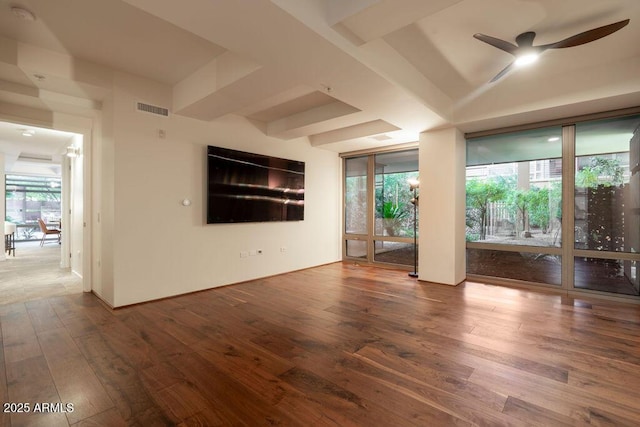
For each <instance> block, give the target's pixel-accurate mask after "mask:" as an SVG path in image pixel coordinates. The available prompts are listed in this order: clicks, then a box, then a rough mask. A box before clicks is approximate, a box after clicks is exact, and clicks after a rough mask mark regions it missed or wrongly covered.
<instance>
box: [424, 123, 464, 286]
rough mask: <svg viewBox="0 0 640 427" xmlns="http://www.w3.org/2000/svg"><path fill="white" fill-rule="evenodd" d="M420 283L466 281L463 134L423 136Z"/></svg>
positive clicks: (439, 132)
mask: <svg viewBox="0 0 640 427" xmlns="http://www.w3.org/2000/svg"><path fill="white" fill-rule="evenodd" d="M419 157H420V190H419V191H420V198H419V200H420V204H419V210H420V213H419V216H420V230H419V242H420V243H419V249H418V253H419V255H418V274H419V277H418V278H419V280H423V281H428V282H435V283H440V284H446V285H457V284H459V283H460V282H462V281H463V280H464V279H465V278H466V253H465V204H466V202H465V198H466V195H465V166H466V149H465V139H464V135H463V134H462V132H460V131H459V130H458V129H455V128H449V129H442V130H436V131H430V132H424V133H422V134H421V135H420V155H419Z"/></svg>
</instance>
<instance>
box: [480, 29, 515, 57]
mask: <svg viewBox="0 0 640 427" xmlns="http://www.w3.org/2000/svg"><path fill="white" fill-rule="evenodd" d="M473 37H475V38H476V39H478V40H480V41H483V42H485V43H487V44H490V45H491V46H493V47H497V48H498V49H500V50H504V51H505V52H508V53H510V54H512V55H515V52H516V51H517V50H518V46H516V45H514V44H511V43H509V42H507V41H504V40H500V39H497V38H495V37H491V36H487V35H484V34H480V33H477V34H474V35H473Z"/></svg>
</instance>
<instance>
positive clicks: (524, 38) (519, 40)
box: [516, 31, 536, 47]
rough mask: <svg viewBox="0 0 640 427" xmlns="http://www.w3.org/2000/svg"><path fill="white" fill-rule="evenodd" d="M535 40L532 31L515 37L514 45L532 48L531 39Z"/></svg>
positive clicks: (534, 34)
mask: <svg viewBox="0 0 640 427" xmlns="http://www.w3.org/2000/svg"><path fill="white" fill-rule="evenodd" d="M535 38H536V33H534V32H533V31H527V32H526V33H522V34H520V35H519V36H518V37H516V44H517V45H518V47H531V46H533V39H535Z"/></svg>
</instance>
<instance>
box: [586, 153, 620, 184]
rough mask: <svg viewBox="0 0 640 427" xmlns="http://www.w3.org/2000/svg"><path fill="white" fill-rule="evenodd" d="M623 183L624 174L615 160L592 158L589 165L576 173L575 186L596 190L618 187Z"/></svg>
mask: <svg viewBox="0 0 640 427" xmlns="http://www.w3.org/2000/svg"><path fill="white" fill-rule="evenodd" d="M623 183H624V173H623V170H622V167H621V166H620V161H619V160H617V159H606V158H604V157H592V158H591V161H590V164H589V165H587V166H585V167H583V168H582V169H580V170H579V171H578V172H577V173H576V186H578V187H583V188H596V187H598V185H604V186H605V187H612V186H619V185H622V184H623Z"/></svg>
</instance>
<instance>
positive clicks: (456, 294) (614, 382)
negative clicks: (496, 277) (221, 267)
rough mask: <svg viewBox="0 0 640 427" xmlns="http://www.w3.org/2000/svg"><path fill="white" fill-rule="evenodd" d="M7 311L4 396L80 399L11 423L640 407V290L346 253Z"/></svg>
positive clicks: (562, 414)
mask: <svg viewBox="0 0 640 427" xmlns="http://www.w3.org/2000/svg"><path fill="white" fill-rule="evenodd" d="M0 324H1V330H0V331H1V334H2V335H1V340H2V348H3V350H4V351H3V352H0V400H1V401H2V402H13V403H21V402H27V403H30V405H31V409H32V410H33V408H34V407H35V406H34V405H35V404H36V403H44V402H49V403H62V404H72V405H73V412H66V413H62V412H52V413H34V412H31V413H28V414H25V413H22V414H18V413H14V414H7V413H3V414H2V417H3V418H2V419H1V420H2V422H1V423H0V425H3V426H9V425H12V426H18V425H43V426H57V425H61V426H66V425H78V426H81V425H82V426H84V425H86V426H119V425H136V426H155V425H180V426H216V425H248V426H254V425H301V426H308V425H314V426H324V425H327V426H350V425H354V426H355V425H363V426H404V425H419V426H449V425H485V426H502V425H504V426H507V425H509V426H511V425H513V426H519V425H523V426H524V425H540V426H563V425H567V426H568V425H572V426H575V425H598V426H607V425H608V426H637V425H638V424H639V423H640V345H639V344H640V327H639V326H640V307H639V306H634V305H624V304H618V303H613V302H607V301H599V300H585V299H580V300H574V299H569V298H566V297H561V296H558V295H552V294H544V293H536V292H532V291H524V290H517V289H509V288H503V287H496V286H489V285H483V284H480V283H466V284H463V285H460V286H458V287H448V286H442V285H433V284H428V283H420V282H416V281H415V280H414V279H411V278H409V277H408V276H407V273H406V272H405V271H395V270H385V269H376V268H373V267H365V266H356V265H350V264H341V263H337V264H331V265H327V266H322V267H318V268H313V269H309V270H304V271H299V272H293V273H289V274H285V275H280V276H275V277H271V278H267V279H262V280H255V281H251V282H247V283H242V284H238V285H234V286H228V287H225V288H218V289H214V290H210V291H206V292H200V293H196V294H191V295H185V296H180V297H176V298H172V299H166V300H162V301H156V302H151V303H147V304H141V305H137V306H133V307H128V308H123V309H119V310H115V311H113V310H109V309H107V308H105V306H104V305H103V304H102V303H101V302H100V301H99V300H98V299H97V298H95V297H94V296H93V295H91V294H82V293H76V294H70V295H58V296H51V297H47V298H41V299H38V300H32V301H25V302H16V303H11V304H4V305H1V306H0ZM65 408H67V409H68V407H65ZM56 409H60V408H56Z"/></svg>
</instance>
